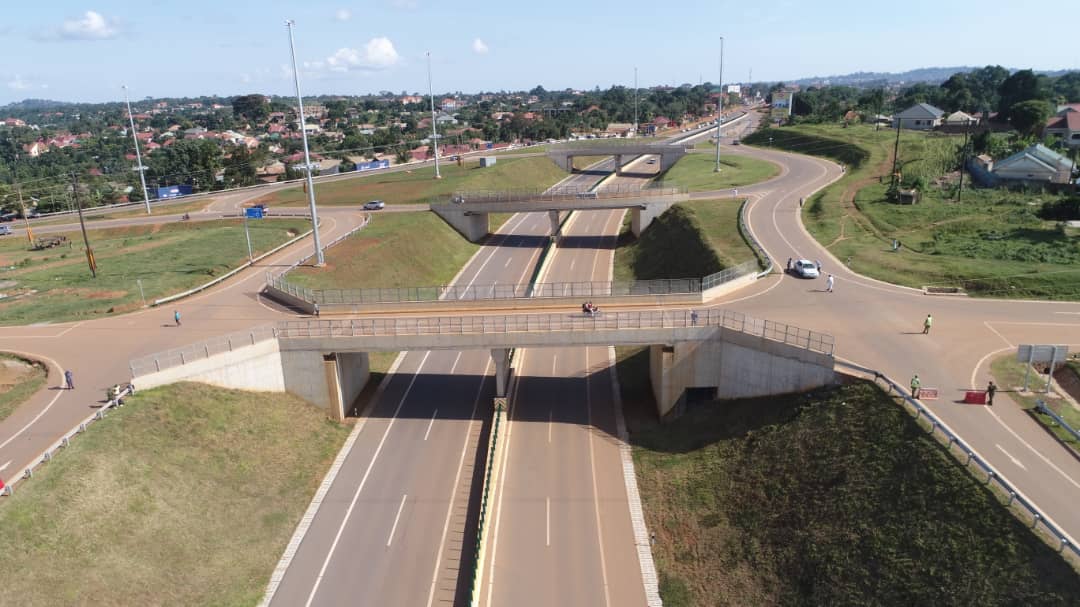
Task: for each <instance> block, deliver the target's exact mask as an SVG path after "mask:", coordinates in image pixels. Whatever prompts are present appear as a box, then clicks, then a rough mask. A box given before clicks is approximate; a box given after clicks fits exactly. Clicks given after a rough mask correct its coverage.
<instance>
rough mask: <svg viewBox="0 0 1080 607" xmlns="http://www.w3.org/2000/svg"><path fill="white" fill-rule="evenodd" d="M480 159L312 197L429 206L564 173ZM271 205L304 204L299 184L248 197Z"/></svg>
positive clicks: (537, 163)
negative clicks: (460, 194)
mask: <svg viewBox="0 0 1080 607" xmlns="http://www.w3.org/2000/svg"><path fill="white" fill-rule="evenodd" d="M479 162H480V161H479V158H468V159H467V160H466V161H465V166H458V164H457V163H456V162H448V163H442V164H440V165H439V173H440V174H441V175H442V179H435V178H434V177H435V168H434V167H423V168H417V169H414V170H410V171H396V172H392V173H379V174H375V175H368V176H366V177H358V178H356V179H338V180H334V181H323V182H319V183H316V184H315V197H316V199H317V200H318V203H319V204H320V205H357V206H359V205H362V204H363V203H364V202H365V201H368V200H375V199H378V200H384V201H386V204H388V205H395V204H427V203H428V202H429V201H430V199H431V197H432V196H437V195H442V194H450V193H452V192H455V191H463V190H513V189H537V190H543V189H546V188H548V187H550V186H552V185H554V184H555V183H556V182H558V181H559V180H561V179H563V178H565V177H566V172H565V171H562V170H560V169H559V168H558V167H557V166H555V163H553V162H551V161H550V160H548V159H547V158H546V157H536V158H507V159H503V158H500V159H499V161H498V162H497V163H496V164H495V166H492V167H488V168H484V169H482V168H480V164H479ZM252 202H253V204H254V203H263V204H267V205H270V206H271V207H273V206H276V205H286V206H303V205H306V204H307V195H306V194H304V190H303V189H302V187H301V186H296V187H292V188H287V189H284V190H279V191H277V192H274V193H272V194H267V195H266V196H262V197H260V198H259V199H257V200H255V201H252Z"/></svg>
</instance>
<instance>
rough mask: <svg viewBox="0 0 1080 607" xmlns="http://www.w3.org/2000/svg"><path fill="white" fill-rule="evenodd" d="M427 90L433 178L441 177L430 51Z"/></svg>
mask: <svg viewBox="0 0 1080 607" xmlns="http://www.w3.org/2000/svg"><path fill="white" fill-rule="evenodd" d="M427 92H428V97H430V98H431V145H432V146H434V147H435V179H442V175H440V174H439V133H438V131H436V130H435V94H434V93H432V92H431V51H428V53H427Z"/></svg>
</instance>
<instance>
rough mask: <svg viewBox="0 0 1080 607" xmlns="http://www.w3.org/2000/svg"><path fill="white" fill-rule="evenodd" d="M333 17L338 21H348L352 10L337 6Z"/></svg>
mask: <svg viewBox="0 0 1080 607" xmlns="http://www.w3.org/2000/svg"><path fill="white" fill-rule="evenodd" d="M334 19H337V20H338V21H348V20H349V19H352V11H350V10H349V9H347V8H339V9H337V11H336V12H335V13H334Z"/></svg>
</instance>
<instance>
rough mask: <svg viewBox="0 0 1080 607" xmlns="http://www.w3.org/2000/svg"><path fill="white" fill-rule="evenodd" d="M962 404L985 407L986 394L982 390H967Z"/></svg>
mask: <svg viewBox="0 0 1080 607" xmlns="http://www.w3.org/2000/svg"><path fill="white" fill-rule="evenodd" d="M964 402H965V403H967V404H969V405H985V404H986V392H983V391H982V390H968V391H967V392H964Z"/></svg>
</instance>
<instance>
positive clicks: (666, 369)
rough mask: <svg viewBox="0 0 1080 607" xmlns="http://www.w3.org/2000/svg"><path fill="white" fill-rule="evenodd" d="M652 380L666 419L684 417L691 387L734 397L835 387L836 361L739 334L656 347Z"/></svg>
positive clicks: (652, 349) (651, 357) (718, 331)
mask: <svg viewBox="0 0 1080 607" xmlns="http://www.w3.org/2000/svg"><path fill="white" fill-rule="evenodd" d="M649 377H650V378H651V379H652V385H653V396H655V397H656V403H657V409H658V413H659V414H660V417H661V418H663V417H667V416H669V415H678V414H680V413H681V412H682V408H683V405H684V403H685V395H686V390H687V388H716V398H720V399H733V398H747V397H756V396H768V395H771V394H786V393H790V392H802V391H805V390H810V389H813V388H818V387H821V386H825V385H828V384H831V383H833V381H834V379H835V373H834V371H833V358H832V357H831V356H828V355H825V354H821V353H818V352H812V351H809V350H805V349H803V348H799V347H796V346H791V345H787V344H783V343H779V342H775V341H771V340H768V339H765V338H762V337H757V336H754V335H748V334H746V333H741V332H739V331H734V330H730V329H725V328H718V329H716V330H715V334H714V335H713V336H712V338H711V339H707V340H704V341H679V342H675V344H674V345H673V346H651V347H650V350H649Z"/></svg>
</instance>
